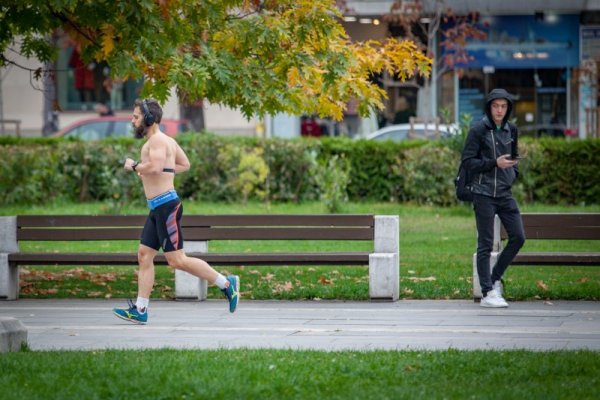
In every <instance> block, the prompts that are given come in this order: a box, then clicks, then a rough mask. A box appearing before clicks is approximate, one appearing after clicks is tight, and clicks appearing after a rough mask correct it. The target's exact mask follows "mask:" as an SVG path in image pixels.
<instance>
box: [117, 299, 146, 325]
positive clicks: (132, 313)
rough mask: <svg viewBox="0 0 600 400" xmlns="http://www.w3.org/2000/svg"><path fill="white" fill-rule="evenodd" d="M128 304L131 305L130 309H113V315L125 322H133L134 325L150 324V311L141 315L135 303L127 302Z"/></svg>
mask: <svg viewBox="0 0 600 400" xmlns="http://www.w3.org/2000/svg"><path fill="white" fill-rule="evenodd" d="M127 303H128V304H129V308H128V309H122V308H113V314H115V315H116V316H117V317H119V318H121V319H124V320H125V321H129V322H133V323H134V324H140V325H144V324H146V322H148V310H146V312H145V313H141V312H139V311H138V309H137V307H136V306H135V304H134V302H133V301H131V300H127Z"/></svg>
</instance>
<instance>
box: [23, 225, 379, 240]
mask: <svg viewBox="0 0 600 400" xmlns="http://www.w3.org/2000/svg"><path fill="white" fill-rule="evenodd" d="M141 233H142V228H139V227H137V228H128V227H122V228H76V229H71V228H68V229H21V230H19V233H18V236H17V237H18V240H39V241H74V240H77V241H80V240H81V241H90V240H139V239H140V237H141ZM183 237H184V240H189V241H198V240H292V239H293V240H373V237H374V231H373V229H372V228H353V227H346V228H319V227H313V228H295V227H292V228H183Z"/></svg>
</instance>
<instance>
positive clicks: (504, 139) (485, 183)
mask: <svg viewBox="0 0 600 400" xmlns="http://www.w3.org/2000/svg"><path fill="white" fill-rule="evenodd" d="M496 99H506V100H507V101H508V109H507V111H506V115H505V116H504V120H503V121H502V125H501V126H500V127H499V128H498V127H496V124H495V123H494V120H493V118H492V113H491V105H492V101H493V100H496ZM512 108H513V101H512V96H511V95H510V94H509V93H508V92H507V91H506V90H504V89H494V90H492V91H491V92H490V93H489V95H488V97H487V103H486V106H485V116H484V117H483V118H482V119H481V121H478V122H476V123H475V124H474V125H473V126H472V127H471V129H470V130H469V134H468V136H467V140H466V142H465V148H464V149H463V153H462V158H461V159H462V161H463V162H464V165H465V167H466V169H467V171H468V173H469V181H470V182H471V191H472V192H473V193H475V194H481V195H484V196H490V197H499V198H502V197H510V196H512V192H511V187H512V185H513V183H514V181H515V179H516V178H517V176H518V175H519V171H518V169H517V166H514V167H511V168H504V169H503V168H498V167H497V165H496V159H497V158H498V157H500V156H501V155H504V154H510V152H511V151H510V150H511V143H512V141H513V140H514V139H513V138H514V137H515V136H516V135H517V128H516V127H515V126H514V125H512V124H511V123H509V122H508V118H509V117H510V113H511V111H512Z"/></svg>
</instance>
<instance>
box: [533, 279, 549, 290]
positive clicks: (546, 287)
mask: <svg viewBox="0 0 600 400" xmlns="http://www.w3.org/2000/svg"><path fill="white" fill-rule="evenodd" d="M535 285H536V286H537V287H539V288H540V289H542V290H543V291H547V290H548V285H546V284H545V283H544V281H537V282H536V283H535Z"/></svg>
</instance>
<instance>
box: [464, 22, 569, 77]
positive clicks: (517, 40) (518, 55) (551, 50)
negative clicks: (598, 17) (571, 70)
mask: <svg viewBox="0 0 600 400" xmlns="http://www.w3.org/2000/svg"><path fill="white" fill-rule="evenodd" d="M478 27H479V29H481V30H482V31H484V32H486V33H487V38H486V39H485V40H482V41H474V40H471V41H468V42H467V44H466V50H467V52H468V54H469V56H470V57H471V60H470V61H469V62H467V63H466V64H461V65H458V66H459V67H467V68H483V67H484V66H493V67H495V68H510V69H513V68H565V67H566V68H568V67H575V66H577V65H579V16H578V15H553V16H552V17H550V18H548V17H547V18H541V19H538V18H535V17H534V16H528V15H518V16H490V17H482V18H481V21H479V22H478Z"/></svg>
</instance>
